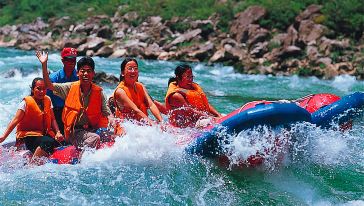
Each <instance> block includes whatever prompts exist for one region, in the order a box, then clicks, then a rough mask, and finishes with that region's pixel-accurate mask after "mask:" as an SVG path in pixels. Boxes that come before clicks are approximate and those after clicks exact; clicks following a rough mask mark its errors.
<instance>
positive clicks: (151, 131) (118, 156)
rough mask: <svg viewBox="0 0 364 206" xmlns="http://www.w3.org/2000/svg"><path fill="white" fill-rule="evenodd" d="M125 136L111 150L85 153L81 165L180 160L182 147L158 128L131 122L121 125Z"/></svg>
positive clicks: (172, 136) (171, 136)
mask: <svg viewBox="0 0 364 206" xmlns="http://www.w3.org/2000/svg"><path fill="white" fill-rule="evenodd" d="M123 127H124V129H125V132H126V135H124V136H122V137H119V138H117V139H116V142H115V145H114V146H113V147H111V148H106V149H102V150H98V151H96V152H85V153H84V154H83V158H82V161H81V163H82V164H88V163H90V162H91V163H92V162H107V161H113V162H115V161H127V162H128V161H136V162H148V163H150V162H151V161H152V162H155V163H157V162H159V161H163V159H169V158H172V159H174V158H178V157H179V158H180V157H181V156H182V154H183V147H180V146H177V145H176V142H177V139H176V138H175V137H174V135H173V134H170V133H166V132H163V131H162V130H161V128H160V127H159V126H141V125H136V124H133V123H131V122H126V123H125V124H123Z"/></svg>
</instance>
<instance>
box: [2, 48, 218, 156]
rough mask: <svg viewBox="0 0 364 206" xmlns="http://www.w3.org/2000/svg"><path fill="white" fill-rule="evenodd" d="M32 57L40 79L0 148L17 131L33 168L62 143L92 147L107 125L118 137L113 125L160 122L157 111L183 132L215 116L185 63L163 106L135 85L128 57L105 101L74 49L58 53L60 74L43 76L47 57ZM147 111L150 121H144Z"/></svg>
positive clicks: (87, 63) (88, 64)
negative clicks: (122, 121)
mask: <svg viewBox="0 0 364 206" xmlns="http://www.w3.org/2000/svg"><path fill="white" fill-rule="evenodd" d="M36 56H37V58H38V60H39V61H40V63H41V65H42V74H43V78H35V79H34V80H33V82H32V84H31V93H30V95H29V96H26V97H24V99H23V101H22V102H21V103H20V105H19V108H18V110H17V112H16V114H15V116H14V117H13V119H12V120H11V121H10V123H9V124H8V126H7V128H6V130H5V132H4V134H3V135H1V136H0V143H1V142H3V141H4V140H5V139H6V138H7V137H8V136H9V134H10V133H11V132H12V130H13V129H14V128H15V127H17V128H16V140H17V141H16V144H17V145H21V144H25V147H26V148H27V149H28V150H30V151H31V152H32V153H33V156H32V158H31V163H39V162H38V161H39V158H40V157H48V156H49V155H50V154H52V152H53V151H54V148H56V147H58V146H61V145H65V144H71V145H74V146H76V147H77V148H81V149H82V148H84V147H90V148H97V147H98V146H99V144H100V140H101V139H102V137H100V132H99V130H100V129H101V130H102V129H103V128H107V127H108V126H109V125H112V126H114V132H115V134H117V135H121V134H122V133H123V131H122V129H121V127H120V125H119V124H118V123H117V122H118V121H120V120H134V121H137V122H142V123H146V124H155V121H156V122H158V123H160V122H162V121H163V119H162V116H161V112H162V113H164V114H168V117H169V123H170V124H171V125H173V126H175V127H180V128H185V127H194V126H195V125H196V123H197V122H198V121H199V120H201V119H207V118H209V119H214V118H219V117H221V114H220V113H219V112H217V111H216V109H215V108H214V107H213V106H212V105H211V104H209V103H208V100H207V97H206V95H205V93H204V92H203V90H202V88H201V87H200V86H199V85H198V84H196V83H194V82H193V73H192V69H191V67H190V66H188V65H185V64H184V65H179V66H177V68H176V69H175V77H173V78H170V80H169V82H168V91H167V93H166V97H165V103H160V102H158V101H155V100H153V99H152V98H151V97H150V95H149V94H148V91H147V89H146V88H145V86H144V85H143V84H142V83H140V82H138V77H139V69H138V62H137V60H135V59H133V58H125V59H124V61H123V62H122V63H121V66H120V83H119V85H118V86H117V87H116V89H115V91H114V93H113V95H112V97H110V98H109V99H107V98H106V96H105V95H104V93H103V90H102V88H101V87H100V86H98V85H96V84H95V83H93V82H92V80H93V78H94V76H95V63H94V61H93V59H92V58H91V57H88V56H86V57H82V58H81V59H79V61H78V62H77V65H76V58H77V50H76V49H75V48H69V47H66V48H64V49H63V50H62V52H61V58H62V63H63V65H64V67H63V69H61V70H58V71H57V72H54V73H52V74H50V75H49V73H48V68H47V62H48V53H47V52H44V51H36ZM46 94H47V95H46ZM148 109H149V110H150V112H151V113H152V114H153V115H154V117H155V119H156V120H155V121H154V120H152V119H150V118H149V117H148V112H147V110H148ZM111 110H112V111H113V112H111Z"/></svg>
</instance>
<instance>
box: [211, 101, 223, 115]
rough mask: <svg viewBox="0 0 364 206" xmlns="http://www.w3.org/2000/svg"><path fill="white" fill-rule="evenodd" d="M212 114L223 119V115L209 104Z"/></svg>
mask: <svg viewBox="0 0 364 206" xmlns="http://www.w3.org/2000/svg"><path fill="white" fill-rule="evenodd" d="M209 109H210V113H211V114H213V115H214V116H215V117H219V118H220V117H222V115H221V114H220V113H219V112H218V111H217V110H216V109H215V108H214V107H213V106H212V105H211V104H209Z"/></svg>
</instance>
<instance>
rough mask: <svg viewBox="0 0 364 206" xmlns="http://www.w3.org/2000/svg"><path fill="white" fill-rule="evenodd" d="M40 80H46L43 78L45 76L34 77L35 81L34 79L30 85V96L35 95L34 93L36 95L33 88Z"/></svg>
mask: <svg viewBox="0 0 364 206" xmlns="http://www.w3.org/2000/svg"><path fill="white" fill-rule="evenodd" d="M39 80H41V81H44V80H43V78H40V77H36V78H34V79H33V81H32V85H31V86H30V96H33V95H34V93H33V89H34V87H35V84H36V83H37V81H39Z"/></svg>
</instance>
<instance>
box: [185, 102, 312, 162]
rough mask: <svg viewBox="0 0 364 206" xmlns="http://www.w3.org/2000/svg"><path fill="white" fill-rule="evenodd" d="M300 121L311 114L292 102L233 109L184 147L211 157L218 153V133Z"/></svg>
mask: <svg viewBox="0 0 364 206" xmlns="http://www.w3.org/2000/svg"><path fill="white" fill-rule="evenodd" d="M300 121H306V122H310V121H311V114H310V113H309V112H307V111H306V110H305V109H303V108H301V107H299V106H297V105H296V104H294V103H268V104H264V103H263V104H256V105H254V107H253V108H250V109H247V110H244V111H240V110H235V111H234V112H232V114H230V115H228V118H226V119H224V120H223V121H222V122H220V123H219V124H217V125H215V126H214V127H213V128H212V129H210V130H208V131H206V132H204V133H202V134H201V135H199V136H198V137H197V138H195V139H194V140H193V141H192V142H191V143H190V144H189V145H188V146H187V148H186V151H187V152H188V153H190V154H197V155H202V156H205V157H213V156H217V155H219V152H220V148H219V143H218V142H219V140H218V134H219V133H220V132H221V131H225V132H227V133H228V134H232V133H239V132H240V131H242V130H245V129H250V128H253V127H255V126H258V125H268V126H272V127H274V126H285V125H288V124H290V123H294V122H300Z"/></svg>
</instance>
